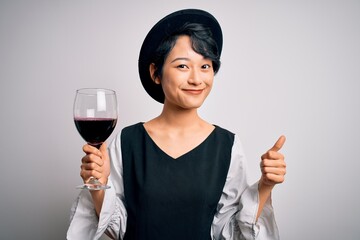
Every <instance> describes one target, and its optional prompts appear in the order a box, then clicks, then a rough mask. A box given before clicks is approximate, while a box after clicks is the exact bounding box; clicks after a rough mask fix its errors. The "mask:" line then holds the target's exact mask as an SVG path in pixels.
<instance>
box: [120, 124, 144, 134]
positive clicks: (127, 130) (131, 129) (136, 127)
mask: <svg viewBox="0 0 360 240" xmlns="http://www.w3.org/2000/svg"><path fill="white" fill-rule="evenodd" d="M143 124H144V123H143V122H138V123H134V124H132V125H128V126H126V127H124V128H123V129H122V130H121V135H129V134H130V135H131V134H134V133H135V132H139V131H142V129H143Z"/></svg>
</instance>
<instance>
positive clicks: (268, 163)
mask: <svg viewBox="0 0 360 240" xmlns="http://www.w3.org/2000/svg"><path fill="white" fill-rule="evenodd" d="M260 167H279V168H280V167H282V168H286V163H285V161H284V160H283V159H278V160H276V159H275V160H274V159H263V160H262V161H261V162H260Z"/></svg>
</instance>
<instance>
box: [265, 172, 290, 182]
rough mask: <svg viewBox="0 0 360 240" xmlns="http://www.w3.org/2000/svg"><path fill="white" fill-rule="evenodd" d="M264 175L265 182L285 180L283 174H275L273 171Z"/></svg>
mask: <svg viewBox="0 0 360 240" xmlns="http://www.w3.org/2000/svg"><path fill="white" fill-rule="evenodd" d="M265 176H266V181H267V182H273V183H275V184H277V183H282V182H284V180H285V177H284V175H276V174H273V173H266V174H265Z"/></svg>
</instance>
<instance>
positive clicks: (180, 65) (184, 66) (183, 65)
mask: <svg viewBox="0 0 360 240" xmlns="http://www.w3.org/2000/svg"><path fill="white" fill-rule="evenodd" d="M177 68H180V69H185V68H188V67H187V66H186V65H185V64H179V65H178V66H177Z"/></svg>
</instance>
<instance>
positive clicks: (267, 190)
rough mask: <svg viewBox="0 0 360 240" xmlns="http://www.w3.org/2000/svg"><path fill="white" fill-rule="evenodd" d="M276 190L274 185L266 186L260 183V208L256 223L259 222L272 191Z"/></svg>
mask: <svg viewBox="0 0 360 240" xmlns="http://www.w3.org/2000/svg"><path fill="white" fill-rule="evenodd" d="M273 188H274V185H267V184H264V183H263V181H261V180H260V181H259V185H258V190H259V208H258V212H257V214H256V221H257V220H258V218H259V216H260V215H261V212H262V210H263V208H264V206H265V203H266V201H267V200H268V198H269V197H270V195H271V191H272V189H273Z"/></svg>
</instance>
